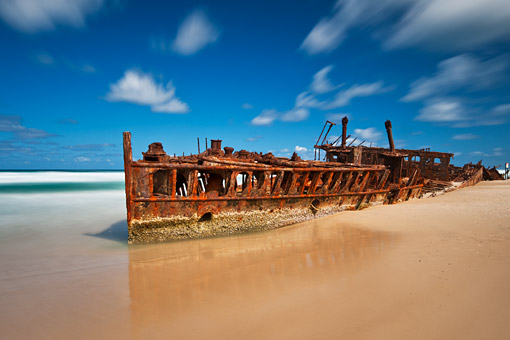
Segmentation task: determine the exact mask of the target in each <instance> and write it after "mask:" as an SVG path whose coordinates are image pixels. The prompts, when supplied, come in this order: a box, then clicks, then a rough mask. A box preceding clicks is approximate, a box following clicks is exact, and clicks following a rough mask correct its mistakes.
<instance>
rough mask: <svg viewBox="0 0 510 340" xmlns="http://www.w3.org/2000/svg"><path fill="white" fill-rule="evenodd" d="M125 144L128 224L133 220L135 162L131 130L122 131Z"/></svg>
mask: <svg viewBox="0 0 510 340" xmlns="http://www.w3.org/2000/svg"><path fill="white" fill-rule="evenodd" d="M122 137H123V146H124V181H125V187H126V210H127V222H128V225H129V223H130V222H131V218H132V216H131V204H132V202H131V193H132V185H133V184H132V183H133V182H132V179H131V163H132V162H133V152H132V149H131V132H124V133H122Z"/></svg>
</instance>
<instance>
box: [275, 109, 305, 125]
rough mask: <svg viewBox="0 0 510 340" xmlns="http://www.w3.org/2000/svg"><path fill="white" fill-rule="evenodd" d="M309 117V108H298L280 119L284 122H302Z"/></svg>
mask: <svg viewBox="0 0 510 340" xmlns="http://www.w3.org/2000/svg"><path fill="white" fill-rule="evenodd" d="M309 115H310V111H309V110H308V109H307V108H304V107H297V108H293V109H292V110H289V111H287V112H285V113H284V114H283V115H282V116H281V118H280V119H281V120H282V121H284V122H300V121H302V120H305V119H306V118H308V116H309Z"/></svg>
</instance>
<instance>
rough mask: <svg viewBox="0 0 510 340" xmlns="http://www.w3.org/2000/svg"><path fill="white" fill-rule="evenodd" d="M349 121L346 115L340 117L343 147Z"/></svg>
mask: <svg viewBox="0 0 510 340" xmlns="http://www.w3.org/2000/svg"><path fill="white" fill-rule="evenodd" d="M348 122H349V119H347V116H345V117H344V118H342V148H345V143H346V142H347V123H348Z"/></svg>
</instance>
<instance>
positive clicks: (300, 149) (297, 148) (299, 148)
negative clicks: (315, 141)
mask: <svg viewBox="0 0 510 340" xmlns="http://www.w3.org/2000/svg"><path fill="white" fill-rule="evenodd" d="M294 151H295V152H307V151H308V149H307V148H305V147H304V146H299V145H296V147H295V148H294Z"/></svg>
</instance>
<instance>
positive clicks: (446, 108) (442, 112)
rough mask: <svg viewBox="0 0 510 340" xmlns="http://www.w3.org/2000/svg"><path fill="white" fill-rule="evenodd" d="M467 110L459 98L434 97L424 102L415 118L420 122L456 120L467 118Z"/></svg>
mask: <svg viewBox="0 0 510 340" xmlns="http://www.w3.org/2000/svg"><path fill="white" fill-rule="evenodd" d="M467 112H468V111H467V109H466V108H465V107H464V106H463V105H462V103H461V102H460V101H459V100H456V99H452V98H435V99H432V100H430V101H428V102H427V103H426V105H425V107H424V108H423V109H421V110H420V114H419V115H418V116H416V118H415V119H416V120H419V121H422V122H456V121H461V120H465V119H468V118H469V116H468V115H467Z"/></svg>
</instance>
